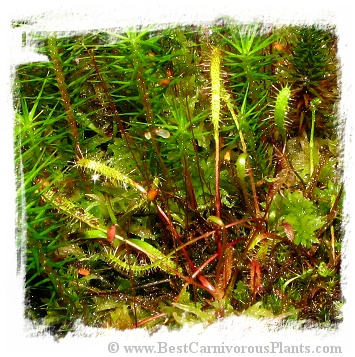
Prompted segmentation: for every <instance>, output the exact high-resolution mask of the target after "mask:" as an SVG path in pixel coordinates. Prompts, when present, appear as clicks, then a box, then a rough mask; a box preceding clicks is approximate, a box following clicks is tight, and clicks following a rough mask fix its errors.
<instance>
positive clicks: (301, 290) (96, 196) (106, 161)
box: [15, 21, 343, 335]
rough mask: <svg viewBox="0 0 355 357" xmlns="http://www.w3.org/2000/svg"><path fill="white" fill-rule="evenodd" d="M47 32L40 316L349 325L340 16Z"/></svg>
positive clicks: (28, 207)
mask: <svg viewBox="0 0 355 357" xmlns="http://www.w3.org/2000/svg"><path fill="white" fill-rule="evenodd" d="M32 36H33V39H34V40H35V41H36V44H37V48H38V51H39V52H40V53H43V54H46V55H47V56H48V58H49V61H48V62H40V63H28V64H25V65H22V66H20V67H18V69H17V76H16V87H15V89H16V94H17V98H18V101H17V102H16V103H15V105H16V113H17V114H16V119H15V120H16V123H15V141H16V164H17V167H18V177H19V180H18V201H19V219H20V218H21V212H22V211H21V209H24V210H25V214H26V218H25V219H26V225H27V240H26V242H25V246H26V250H27V252H26V257H27V262H26V277H25V280H26V281H25V282H26V301H27V305H26V316H27V317H29V318H31V319H33V320H34V321H39V322H41V321H44V323H45V324H47V325H48V326H52V328H53V329H54V331H56V333H59V335H61V334H62V333H65V332H66V331H68V330H70V329H71V327H72V325H73V322H74V321H75V320H77V319H80V320H81V321H82V322H83V323H85V324H87V325H92V326H100V327H115V328H119V329H127V328H134V327H141V326H143V327H150V328H151V327H154V326H155V327H157V326H160V325H162V324H164V325H168V326H171V327H172V328H173V327H178V326H181V325H183V324H185V323H187V322H189V321H194V322H199V321H202V322H205V323H206V322H208V323H209V322H213V321H215V320H216V319H217V318H220V317H223V316H229V315H233V314H235V315H238V314H249V315H252V316H261V317H272V316H279V317H282V318H284V319H293V320H299V321H313V322H316V323H319V324H321V325H324V324H326V325H329V324H334V323H335V322H338V321H340V319H341V305H342V295H341V290H340V260H341V242H342V232H341V215H342V212H341V207H342V197H343V192H342V191H343V190H342V177H341V162H340V161H339V157H340V154H341V152H340V149H341V142H340V140H339V138H338V136H337V132H336V130H335V129H336V126H337V124H338V123H337V112H336V104H337V101H338V99H339V92H338V76H339V63H338V59H337V52H336V51H337V47H336V46H337V39H336V36H335V32H334V29H322V28H317V27H285V28H278V29H276V28H271V27H270V28H263V27H262V26H260V25H258V24H253V25H238V24H235V23H233V22H230V21H226V22H225V23H223V25H221V24H219V26H214V27H211V28H204V27H194V26H191V27H180V28H167V29H162V30H154V31H152V30H150V29H138V30H137V29H136V30H129V31H127V32H119V33H113V32H107V31H102V32H99V33H91V34H83V35H75V36H71V37H67V38H62V37H55V36H53V35H50V34H48V35H47V34H43V33H42V34H32ZM21 173H23V179H22V180H21V179H20V178H21ZM22 202H25V204H22Z"/></svg>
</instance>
